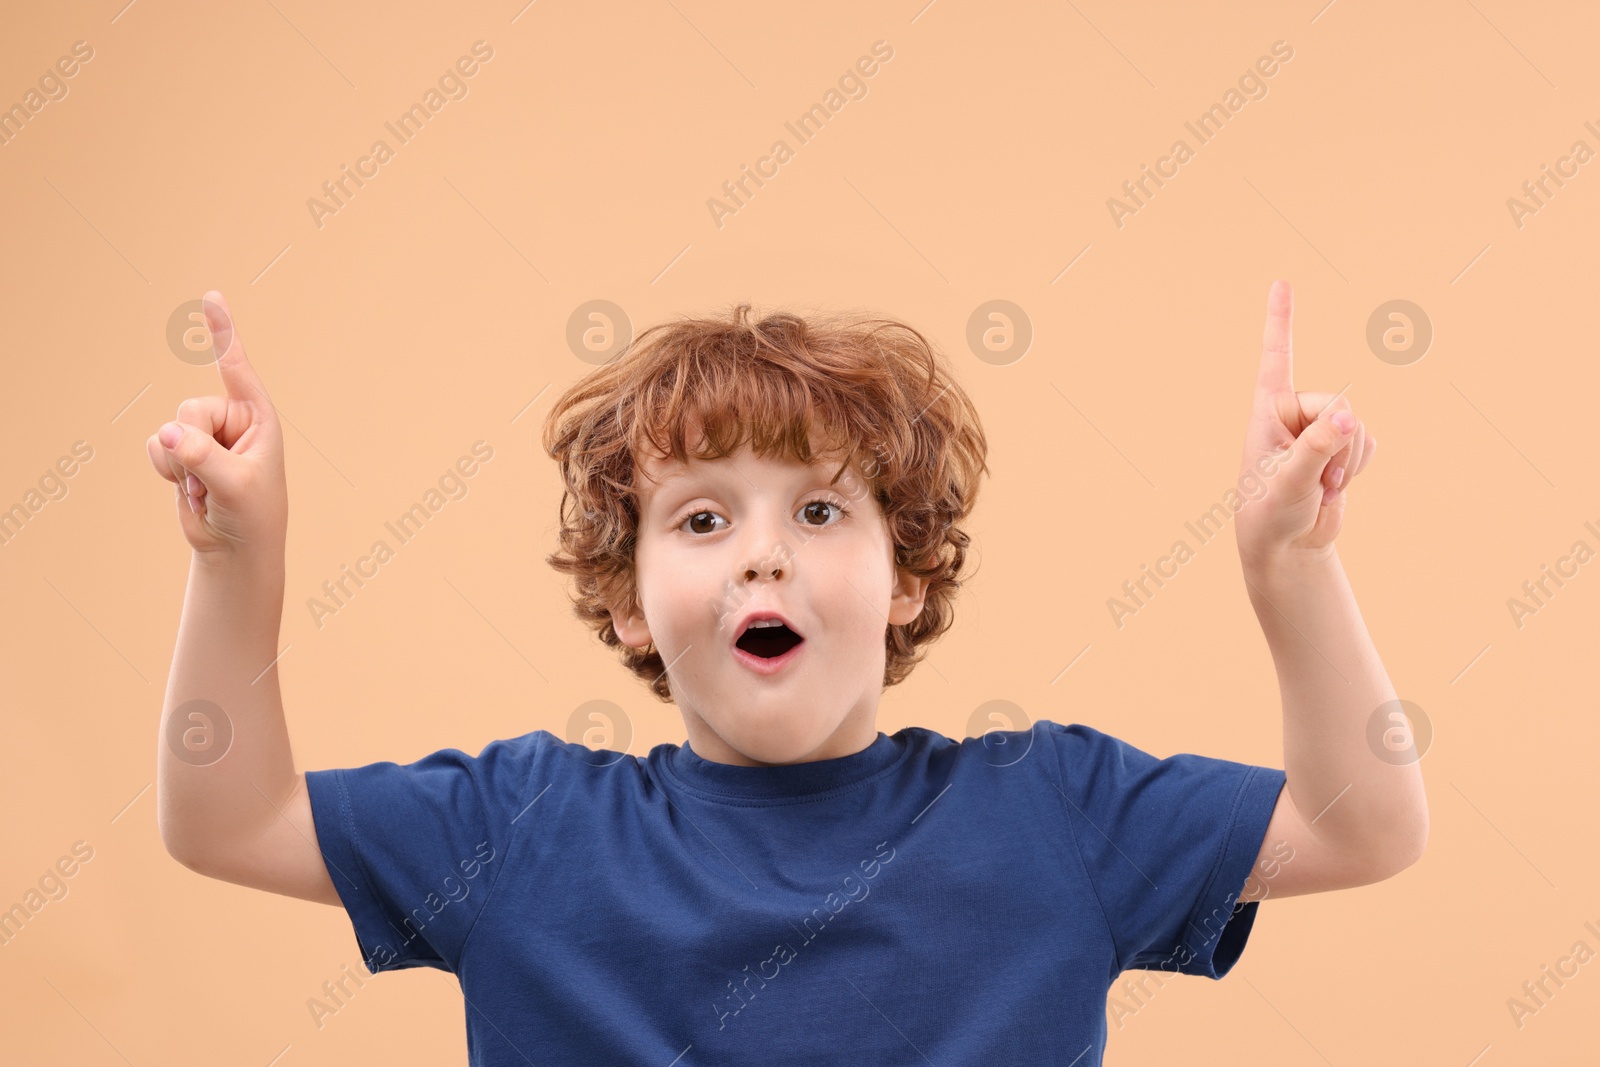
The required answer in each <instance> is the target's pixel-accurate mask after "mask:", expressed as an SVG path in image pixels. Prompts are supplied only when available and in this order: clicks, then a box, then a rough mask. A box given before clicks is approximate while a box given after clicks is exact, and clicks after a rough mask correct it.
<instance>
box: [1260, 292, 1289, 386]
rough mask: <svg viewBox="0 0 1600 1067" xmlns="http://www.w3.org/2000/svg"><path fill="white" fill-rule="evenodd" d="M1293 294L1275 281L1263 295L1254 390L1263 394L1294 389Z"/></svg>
mask: <svg viewBox="0 0 1600 1067" xmlns="http://www.w3.org/2000/svg"><path fill="white" fill-rule="evenodd" d="M1293 322H1294V290H1293V289H1292V288H1291V287H1290V285H1289V283H1288V282H1286V281H1284V280H1283V279H1282V278H1279V279H1278V280H1277V281H1275V282H1273V283H1272V288H1271V290H1270V291H1269V292H1268V293H1267V325H1266V329H1265V330H1264V331H1263V333H1262V337H1261V368H1260V370H1259V371H1258V372H1257V375H1256V387H1257V388H1258V389H1260V390H1262V391H1264V392H1267V393H1282V392H1290V391H1293V389H1294V341H1293V338H1292V336H1291V328H1292V326H1293Z"/></svg>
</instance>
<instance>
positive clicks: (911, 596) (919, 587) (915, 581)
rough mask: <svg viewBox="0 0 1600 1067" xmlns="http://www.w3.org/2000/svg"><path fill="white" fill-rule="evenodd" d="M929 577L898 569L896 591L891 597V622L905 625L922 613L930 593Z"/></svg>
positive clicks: (895, 624)
mask: <svg viewBox="0 0 1600 1067" xmlns="http://www.w3.org/2000/svg"><path fill="white" fill-rule="evenodd" d="M928 581H929V579H927V578H917V577H915V576H913V575H912V574H910V573H909V572H907V571H904V570H897V571H896V578H895V584H894V593H893V595H892V596H891V597H890V598H889V622H890V624H891V625H894V626H904V625H905V624H906V623H908V622H910V621H911V620H913V619H915V618H916V617H917V616H918V615H920V614H921V613H922V602H923V601H924V600H925V599H926V598H927V595H928Z"/></svg>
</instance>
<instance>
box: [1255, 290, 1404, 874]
mask: <svg viewBox="0 0 1600 1067" xmlns="http://www.w3.org/2000/svg"><path fill="white" fill-rule="evenodd" d="M1267 304H1268V306H1267V325H1266V330H1265V333H1264V338H1263V341H1264V343H1263V350H1262V355H1261V364H1260V368H1259V370H1258V373H1257V378H1256V388H1255V403H1254V406H1253V409H1252V411H1251V416H1250V426H1249V429H1248V431H1247V433H1246V436H1245V455H1244V466H1243V468H1242V470H1243V473H1242V474H1241V476H1240V485H1241V487H1244V486H1245V485H1246V482H1245V479H1246V478H1252V477H1253V478H1254V479H1255V480H1256V481H1258V482H1264V483H1265V485H1266V492H1265V493H1264V494H1259V495H1258V494H1252V499H1251V500H1250V501H1249V502H1248V503H1247V504H1246V505H1245V506H1244V508H1243V509H1242V510H1241V511H1240V512H1239V517H1238V521H1237V523H1236V525H1235V533H1236V534H1237V535H1238V540H1239V552H1240V558H1241V561H1242V563H1243V569H1244V577H1245V581H1246V583H1247V584H1248V586H1249V593H1250V602H1251V604H1252V605H1253V606H1254V607H1255V610H1256V616H1257V618H1258V619H1259V621H1260V623H1261V629H1262V632H1263V633H1264V634H1265V635H1266V638H1267V644H1268V646H1269V647H1270V648H1271V650H1272V660H1273V664H1274V665H1275V666H1276V668H1277V673H1278V689H1279V692H1280V694H1281V696H1282V698H1283V766H1284V773H1285V777H1286V783H1285V787H1284V789H1283V791H1282V792H1281V793H1280V794H1279V795H1278V804H1277V807H1276V809H1274V812H1273V815H1272V820H1271V822H1270V824H1269V825H1268V827H1267V833H1266V838H1265V840H1264V841H1263V842H1262V845H1261V854H1260V858H1259V861H1258V863H1257V866H1256V873H1254V874H1252V876H1251V881H1250V884H1248V885H1247V886H1246V889H1245V893H1244V899H1246V900H1249V899H1265V898H1267V897H1269V896H1292V895H1296V894H1300V893H1316V892H1323V891H1326V890H1331V889H1343V888H1347V887H1350V886H1357V885H1364V884H1367V883H1369V882H1376V881H1380V880H1382V879H1384V878H1389V877H1391V876H1393V875H1395V874H1397V873H1399V872H1400V871H1401V870H1404V869H1405V868H1406V867H1408V866H1410V865H1411V864H1412V863H1415V862H1416V861H1417V859H1418V858H1419V857H1420V856H1421V855H1422V852H1423V849H1424V847H1425V846H1426V843H1427V839H1428V801H1427V795H1426V793H1425V792H1424V791H1423V785H1422V771H1421V768H1420V766H1419V764H1418V756H1419V754H1418V753H1416V752H1415V750H1414V747H1412V746H1411V744H1410V723H1409V721H1408V720H1407V719H1406V716H1405V714H1404V712H1403V711H1402V710H1401V705H1400V703H1399V701H1398V700H1397V699H1396V696H1395V691H1394V687H1393V685H1391V684H1390V682H1389V676H1388V674H1387V673H1386V672H1385V670H1384V666H1383V661H1382V659H1380V658H1379V656H1378V651H1377V649H1376V648H1375V647H1374V646H1373V643H1372V638H1371V637H1370V636H1369V635H1368V633H1367V628H1366V624H1365V623H1364V622H1363V621H1362V618H1361V609H1360V608H1359V607H1358V606H1357V604H1356V599H1355V594H1354V593H1353V592H1352V591H1351V588H1350V582H1349V580H1348V578H1347V577H1346V575H1345V572H1344V567H1343V565H1342V564H1341V563H1340V561H1339V556H1338V553H1337V552H1336V551H1335V548H1334V539H1335V538H1337V537H1338V535H1339V530H1340V528H1341V526H1342V525H1343V520H1344V508H1345V494H1346V491H1347V490H1348V489H1349V487H1350V483H1351V481H1352V480H1353V479H1354V478H1355V476H1356V475H1357V474H1359V473H1360V472H1361V471H1362V470H1363V469H1365V468H1366V466H1367V464H1368V463H1369V462H1370V461H1371V459H1372V455H1373V451H1374V449H1375V448H1376V446H1377V439H1376V438H1374V437H1372V436H1370V435H1369V434H1368V433H1367V432H1366V427H1365V426H1364V425H1363V424H1362V422H1361V420H1359V419H1357V418H1356V417H1355V416H1354V415H1353V414H1352V413H1351V411H1350V402H1349V400H1347V399H1345V398H1344V397H1343V396H1342V395H1339V394H1329V393H1315V392H1300V393H1297V392H1295V390H1294V385H1293V344H1292V341H1291V336H1290V324H1291V319H1292V315H1293V306H1294V305H1293V293H1292V291H1291V290H1290V288H1289V285H1288V283H1287V282H1277V283H1275V284H1274V285H1273V287H1272V291H1271V293H1270V294H1269V296H1268V301H1267ZM1341 392H1342V391H1341ZM1374 723H1376V725H1375V726H1374V725H1373V724H1374ZM1374 737H1378V738H1380V739H1381V741H1380V742H1378V743H1375V742H1374V741H1373V738H1374ZM1396 738H1398V739H1399V743H1398V744H1396V743H1393V742H1394V739H1396ZM1252 894H1254V895H1252Z"/></svg>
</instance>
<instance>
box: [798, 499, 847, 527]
mask: <svg viewBox="0 0 1600 1067" xmlns="http://www.w3.org/2000/svg"><path fill="white" fill-rule="evenodd" d="M818 504H822V505H824V506H826V507H830V508H832V509H833V510H834V511H836V512H838V513H839V522H843V521H844V516H845V514H846V513H847V512H848V511H849V510H850V509H849V508H847V507H845V506H844V505H843V504H841V503H839V502H838V501H836V500H831V499H829V498H828V497H818V498H817V499H815V500H811V501H807V503H806V506H805V507H804V508H802V509H801V514H805V513H806V512H808V511H810V510H811V509H812V508H814V507H816V506H817V505H818ZM808 525H816V524H815V523H809V524H808ZM822 525H823V526H837V525H838V522H825V523H822Z"/></svg>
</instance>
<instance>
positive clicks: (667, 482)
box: [648, 460, 842, 504]
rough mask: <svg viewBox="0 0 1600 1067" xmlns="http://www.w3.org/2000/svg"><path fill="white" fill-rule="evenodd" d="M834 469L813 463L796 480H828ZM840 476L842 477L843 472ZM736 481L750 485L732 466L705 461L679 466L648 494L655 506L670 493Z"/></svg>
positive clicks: (834, 482)
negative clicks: (715, 483) (714, 483)
mask: <svg viewBox="0 0 1600 1067" xmlns="http://www.w3.org/2000/svg"><path fill="white" fill-rule="evenodd" d="M834 469H835V468H834V466H833V465H832V464H831V463H812V464H810V465H809V466H808V467H807V471H806V474H805V475H804V476H803V477H802V476H801V475H799V474H796V475H795V476H794V478H795V480H796V481H802V482H807V481H813V480H819V479H820V480H827V479H828V478H830V477H832V476H831V475H830V474H829V472H830V471H832V470H834ZM840 476H842V472H841V475H840ZM735 479H737V481H736V482H735V484H738V483H740V482H742V483H745V484H749V481H748V478H747V476H746V475H744V474H743V473H741V472H740V471H739V470H738V469H737V468H735V467H733V466H732V465H731V464H727V465H724V464H719V463H717V462H716V461H714V460H712V461H705V463H704V465H703V466H700V467H698V468H692V469H691V468H688V467H685V466H682V465H679V466H677V467H676V468H674V469H673V470H672V472H671V473H669V474H666V475H663V476H662V477H660V478H659V479H658V480H657V481H655V482H653V483H650V487H649V490H648V492H649V497H650V501H651V503H653V504H654V503H659V502H660V501H661V500H662V499H664V498H666V497H667V496H668V494H669V493H671V494H676V493H678V492H680V491H687V490H688V489H690V488H693V487H696V486H700V485H704V484H706V483H707V482H713V481H734V480H735ZM827 484H829V485H836V484H837V480H836V479H835V480H833V481H828V483H827Z"/></svg>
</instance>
